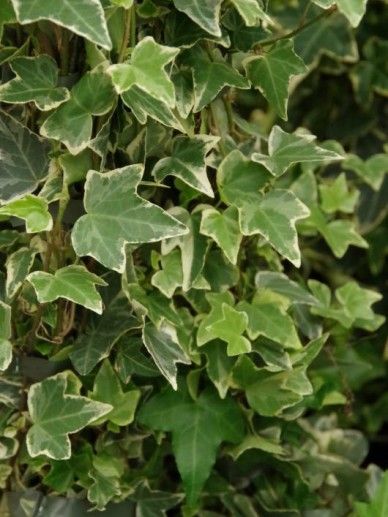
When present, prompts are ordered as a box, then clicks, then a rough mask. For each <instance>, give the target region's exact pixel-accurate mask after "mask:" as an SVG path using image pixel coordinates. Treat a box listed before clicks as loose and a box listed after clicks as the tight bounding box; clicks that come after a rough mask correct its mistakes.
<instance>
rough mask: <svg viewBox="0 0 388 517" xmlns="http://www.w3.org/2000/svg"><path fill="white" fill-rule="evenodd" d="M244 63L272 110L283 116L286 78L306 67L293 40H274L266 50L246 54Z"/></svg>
mask: <svg viewBox="0 0 388 517" xmlns="http://www.w3.org/2000/svg"><path fill="white" fill-rule="evenodd" d="M244 67H245V70H246V72H247V77H248V79H249V80H250V81H251V83H252V84H253V85H254V86H255V87H257V88H258V89H259V90H260V91H261V93H262V94H263V95H264V97H265V98H266V99H267V100H268V102H269V103H270V104H271V105H272V106H273V108H274V109H275V111H276V113H277V114H278V115H279V116H280V117H281V118H282V119H284V120H287V104H288V87H289V83H290V79H291V77H292V76H294V75H300V74H303V73H305V72H307V70H308V69H307V67H306V65H305V64H304V63H303V61H302V59H301V58H300V57H299V56H297V55H296V54H295V52H294V44H293V41H292V40H280V41H278V42H277V43H275V45H274V46H273V47H272V48H271V50H270V51H269V52H266V53H263V54H261V55H257V56H253V57H249V58H248V59H247V60H246V61H245V63H244Z"/></svg>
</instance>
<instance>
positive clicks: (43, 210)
mask: <svg viewBox="0 0 388 517" xmlns="http://www.w3.org/2000/svg"><path fill="white" fill-rule="evenodd" d="M0 215H7V216H10V217H18V218H20V219H24V220H25V222H26V232H27V233H38V232H44V231H50V230H51V228H52V227H53V220H52V218H51V215H50V212H49V211H48V205H47V201H46V200H45V199H43V198H41V197H36V196H32V195H27V196H25V197H23V198H21V199H15V200H14V201H11V202H9V203H8V204H7V205H4V206H2V207H0Z"/></svg>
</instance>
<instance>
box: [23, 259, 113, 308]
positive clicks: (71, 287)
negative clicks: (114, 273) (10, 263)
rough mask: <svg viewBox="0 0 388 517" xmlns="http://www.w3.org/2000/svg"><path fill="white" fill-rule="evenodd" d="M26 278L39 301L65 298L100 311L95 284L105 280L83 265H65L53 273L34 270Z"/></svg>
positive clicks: (98, 296)
mask: <svg viewBox="0 0 388 517" xmlns="http://www.w3.org/2000/svg"><path fill="white" fill-rule="evenodd" d="M27 280H28V281H29V282H30V283H31V284H32V286H33V287H34V289H35V291H36V295H37V297H38V300H39V302H40V303H47V302H53V301H55V300H57V299H58V298H65V299H66V300H70V301H71V302H74V303H77V304H79V305H83V306H84V307H86V308H87V309H90V310H91V311H94V312H97V314H101V313H102V300H101V296H100V295H99V293H98V291H97V289H96V287H95V286H96V285H106V282H105V281H104V280H102V279H101V278H100V277H99V276H97V275H95V274H93V273H90V272H89V271H88V270H87V269H86V268H85V267H84V266H66V267H63V268H61V269H57V270H56V271H55V273H54V274H53V275H52V274H51V273H46V272H45V271H34V272H33V273H30V274H29V275H28V277H27Z"/></svg>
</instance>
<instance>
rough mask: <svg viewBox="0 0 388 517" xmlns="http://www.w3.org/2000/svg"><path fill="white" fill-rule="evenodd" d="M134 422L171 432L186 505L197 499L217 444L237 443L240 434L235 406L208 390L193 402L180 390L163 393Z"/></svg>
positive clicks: (240, 421) (145, 407) (141, 411)
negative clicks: (137, 421)
mask: <svg viewBox="0 0 388 517" xmlns="http://www.w3.org/2000/svg"><path fill="white" fill-rule="evenodd" d="M138 420H139V422H140V423H141V424H143V425H146V426H148V427H150V428H151V429H157V430H160V431H171V432H172V434H173V438H172V444H173V451H174V455H175V458H176V462H177V465H178V470H179V473H180V475H181V477H182V480H183V485H184V488H185V492H186V497H187V504H188V505H189V506H192V505H193V504H194V503H195V502H196V500H197V499H198V496H199V494H200V492H201V489H202V487H203V485H204V483H205V481H206V479H207V478H208V477H209V474H210V472H211V469H212V466H213V465H214V462H215V460H216V454H217V449H218V447H219V446H220V444H221V443H222V442H224V441H227V442H232V443H238V442H239V441H240V440H241V439H242V437H243V434H244V424H243V419H242V416H241V413H240V410H239V408H238V406H237V404H236V403H235V402H234V401H233V400H232V399H229V398H226V399H224V400H221V399H220V398H219V397H218V395H217V394H216V393H214V391H213V390H209V389H207V390H205V391H203V392H202V393H201V394H200V396H199V397H198V398H197V399H196V400H192V399H191V398H190V396H189V394H188V393H187V390H184V389H183V388H181V387H180V389H179V391H177V392H174V391H172V390H171V389H167V390H164V391H163V392H162V393H159V394H157V395H156V396H154V397H152V398H151V399H150V400H149V401H148V402H146V404H145V405H144V406H143V407H142V408H141V410H140V411H139V414H138Z"/></svg>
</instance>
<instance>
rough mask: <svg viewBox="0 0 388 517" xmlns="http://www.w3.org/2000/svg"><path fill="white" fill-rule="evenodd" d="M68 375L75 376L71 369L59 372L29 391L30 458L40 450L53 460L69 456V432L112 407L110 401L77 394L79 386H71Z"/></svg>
mask: <svg viewBox="0 0 388 517" xmlns="http://www.w3.org/2000/svg"><path fill="white" fill-rule="evenodd" d="M71 376H72V377H75V376H74V374H71V372H62V373H59V374H57V375H54V376H53V377H48V378H47V379H45V380H44V381H42V382H38V383H36V384H33V385H32V386H31V387H30V389H29V391H28V410H29V413H30V417H31V420H32V423H33V425H32V427H30V429H29V430H28V433H27V450H28V454H29V455H30V456H31V457H32V458H35V457H36V456H39V455H41V454H45V455H46V456H49V458H53V459H55V460H65V459H68V458H70V455H71V444H70V439H69V436H68V435H69V434H72V433H76V432H77V431H80V430H81V429H82V428H84V427H86V426H87V425H88V424H91V423H92V422H94V421H95V420H97V419H98V418H100V417H102V416H104V415H106V414H107V413H109V412H110V411H111V410H112V406H111V405H109V404H103V403H101V402H95V401H94V400H90V399H88V398H86V397H82V396H80V395H79V394H78V393H79V389H78V390H76V389H74V388H73V386H74V384H75V383H74V381H73V382H71V381H72V379H71V378H70V377H71ZM69 379H70V382H69ZM75 379H77V378H75ZM77 380H78V379H77ZM70 384H71V385H72V386H71V385H70ZM78 388H79V386H78ZM77 391H78V392H77Z"/></svg>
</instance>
